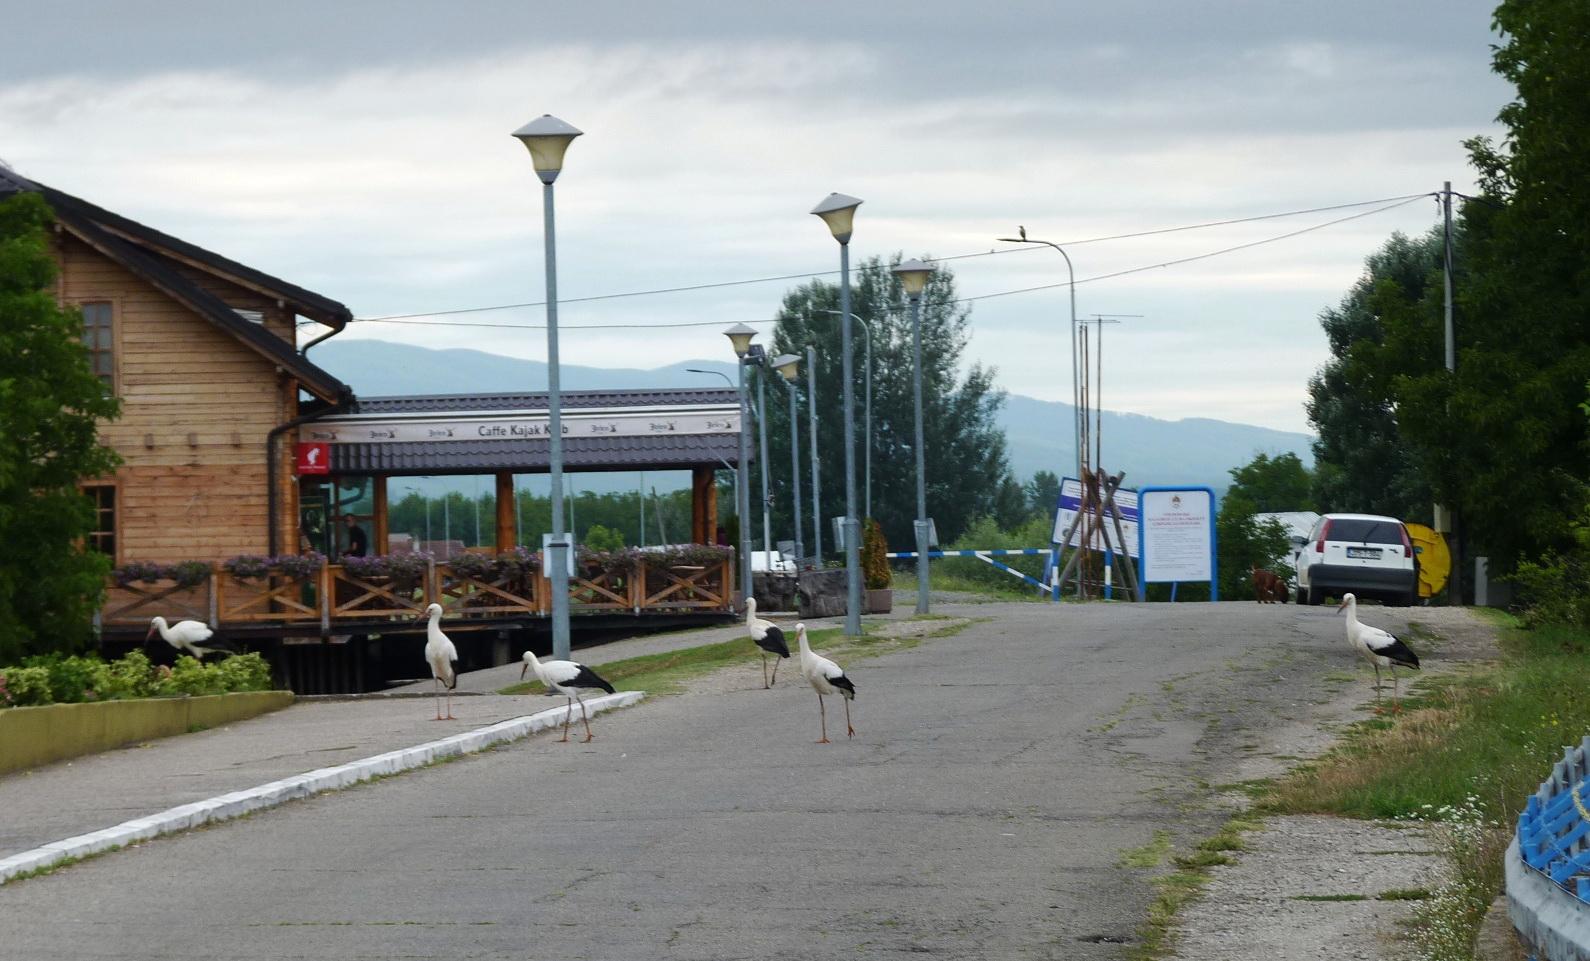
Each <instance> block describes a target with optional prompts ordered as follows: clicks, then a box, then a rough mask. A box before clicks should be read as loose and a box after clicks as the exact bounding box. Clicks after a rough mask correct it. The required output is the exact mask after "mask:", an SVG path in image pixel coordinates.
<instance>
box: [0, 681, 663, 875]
mask: <svg viewBox="0 0 1590 961" xmlns="http://www.w3.org/2000/svg"><path fill="white" fill-rule="evenodd" d="M645 696H646V692H645V691H620V692H619V693H617V694H604V695H602V696H601V697H594V698H591V699H590V700H589V701H586V702H585V709H586V711H587V712H588V713H591V714H596V713H598V712H600V711H608V710H612V709H614V708H619V707H628V706H630V705H631V704H635V703H637V702H638V701H640V699H641V698H643V697H645ZM572 711H573V712H578V711H579V707H578V706H574V707H573V709H572ZM570 713H571V709H570V707H568V706H564V707H555V708H553V709H551V710H549V711H541V712H538V713H536V714H530V715H527V716H525V717H516V718H512V719H510V720H507V721H501V722H499V723H497V724H493V725H491V726H490V727H482V728H477V729H475V730H473V731H465V732H464V733H463V734H454V735H453V736H452V737H444V738H442V739H441V740H439V741H428V742H426V743H424V744H418V745H415V746H414V747H409V748H403V749H401V750H397V751H388V752H386V753H385V754H377V755H375V756H374V757H367V758H363V759H361V760H358V761H350V762H348V763H347V764H339V765H337V766H336V767H323V768H320V769H318V770H315V771H310V772H308V773H307V774H298V775H294V776H293V777H289V778H282V779H281V780H280V781H272V782H270V783H269V784H261V785H260V786H258V787H253V788H248V789H247V790H243V791H233V792H231V793H230V794H222V795H220V796H218V797H213V798H209V799H208V800H204V801H195V802H194V803H192V804H184V805H181V806H180V807H174V808H170V809H169V810H165V811H161V812H160V813H159V814H151V815H149V816H147V817H141V818H134V819H132V820H131V821H123V822H122V823H121V824H118V825H116V826H115V827H111V828H106V829H104V830H103V831H94V832H92V833H90V834H79V835H78V836H77V837H75V838H67V839H66V840H64V841H56V842H54V843H53V844H46V845H43V846H42V847H37V848H34V849H33V850H31V851H23V852H22V853H21V854H13V855H11V856H10V857H7V858H0V884H3V883H5V882H6V881H9V880H11V879H12V878H14V877H16V876H17V875H19V874H24V873H26V872H28V871H35V870H38V869H39V868H47V867H49V866H50V865H53V864H59V863H60V862H62V861H65V860H68V859H70V858H81V857H87V856H88V855H90V854H98V853H100V852H101V851H109V850H112V849H114V848H118V847H122V846H125V845H128V844H135V843H137V842H139V841H147V840H149V839H150V838H154V837H159V836H160V835H162V834H175V833H176V832H178V831H186V830H188V829H189V828H196V827H199V826H200V825H202V824H210V823H212V822H215V821H226V820H229V819H231V818H235V817H239V816H241V815H244V814H248V813H249V812H251V811H258V810H260V809H262V808H268V807H275V806H276V805H278V804H282V803H285V802H287V801H292V800H296V799H298V798H305V797H309V796H310V795H312V794H319V793H320V792H321V791H331V790H335V789H337V788H343V787H347V786H348V785H350V784H357V783H359V782H360V781H368V780H370V779H371V778H373V777H377V776H382V775H388V774H396V773H398V772H399V771H407V770H410V769H412V768H417V767H423V766H425V765H426V764H430V763H431V762H433V761H437V760H440V759H442V758H448V757H457V756H459V755H463V754H472V753H474V752H476V751H482V750H485V749H486V748H488V747H491V746H493V745H495V744H503V743H506V742H508V741H517V740H519V739H520V738H522V737H527V736H529V735H531V734H534V733H535V732H536V731H541V730H545V729H547V728H549V727H557V726H558V725H560V724H562V723H563V720H564V718H565V717H566V716H568V715H569V714H570ZM574 716H578V714H577V713H575V714H574Z"/></svg>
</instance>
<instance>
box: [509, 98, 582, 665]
mask: <svg viewBox="0 0 1590 961" xmlns="http://www.w3.org/2000/svg"><path fill="white" fill-rule="evenodd" d="M580 134H581V131H579V130H577V129H575V128H574V127H572V126H570V125H569V124H566V123H564V122H563V121H561V120H559V119H558V118H556V117H554V116H552V115H551V114H543V115H542V116H540V117H537V118H536V119H535V120H532V121H530V122H529V123H527V124H525V125H524V126H523V127H520V128H519V129H518V130H515V131H514V132H513V135H514V136H515V137H517V138H518V139H519V142H520V143H522V144H524V145H525V149H527V150H529V151H530V160H531V162H532V163H534V164H535V168H536V176H538V177H540V178H541V211H542V215H541V216H542V225H543V228H544V230H545V244H544V246H545V249H546V261H547V295H546V296H547V418H548V424H547V436H548V439H549V440H550V441H551V455H550V460H551V474H552V476H551V480H552V541H551V543H549V544H548V545H547V557H546V569H547V574H548V575H549V576H548V579H549V580H550V581H551V583H552V656H553V657H554V658H559V659H562V660H567V659H568V657H569V542H568V540H567V539H565V537H564V532H563V395H562V393H561V391H560V389H559V383H558V380H559V372H558V258H557V230H556V221H555V219H554V216H553V203H552V183H553V181H555V180H557V179H558V174H559V173H560V172H561V171H562V170H563V153H564V151H566V150H568V149H569V144H570V143H572V142H573V141H574V138H575V137H578V136H580Z"/></svg>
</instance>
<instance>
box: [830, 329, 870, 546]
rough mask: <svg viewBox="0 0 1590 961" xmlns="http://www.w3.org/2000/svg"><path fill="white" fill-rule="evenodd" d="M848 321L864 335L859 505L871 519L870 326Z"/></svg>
mask: <svg viewBox="0 0 1590 961" xmlns="http://www.w3.org/2000/svg"><path fill="white" fill-rule="evenodd" d="M817 312H818V313H819V314H834V315H836V316H837V315H838V314H839V311H837V310H818V311H817ZM850 319H851V320H854V321H855V322H856V323H858V324H860V325H861V332H862V333H863V334H864V335H865V336H864V337H863V339H862V353H863V354H864V355H865V357H866V360H865V363H864V366H865V367H866V368H867V370H866V374H865V376H863V377H862V381H863V382H864V383H865V385H866V386H865V387H864V388H863V389H862V395H863V397H864V398H865V400H864V402H863V405H862V407H863V410H864V411H865V413H863V414H862V416H861V420H862V423H863V431H862V432H863V433H864V434H866V435H867V439H866V442H865V443H864V444H863V445H862V457H861V462H862V468H861V472H862V476H863V477H864V478H865V479H864V480H863V481H862V485H861V489H862V492H863V493H862V496H861V505H862V513H863V514H864V515H866V516H867V517H871V516H872V325H871V324H869V323H867V319H866V318H865V317H863V316H861V315H860V314H851V315H850Z"/></svg>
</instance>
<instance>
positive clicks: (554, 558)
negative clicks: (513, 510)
mask: <svg viewBox="0 0 1590 961" xmlns="http://www.w3.org/2000/svg"><path fill="white" fill-rule="evenodd" d="M541 197H542V201H543V202H542V211H543V216H542V220H543V223H544V224H545V230H546V245H545V246H546V252H547V418H548V424H547V437H548V440H549V441H550V442H551V468H550V469H551V481H552V543H551V544H549V545H548V546H547V556H546V558H545V561H546V570H547V575H548V578H547V579H548V580H549V581H551V588H552V656H553V657H554V658H557V659H559V660H568V657H569V554H568V551H569V545H568V542H567V541H565V540H564V531H563V394H562V391H561V389H560V386H561V385H560V384H559V376H558V259H557V240H556V237H557V227H556V221H555V219H554V216H553V204H552V185H551V184H550V183H543V184H542V185H541Z"/></svg>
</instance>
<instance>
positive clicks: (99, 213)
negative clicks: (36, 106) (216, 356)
mask: <svg viewBox="0 0 1590 961" xmlns="http://www.w3.org/2000/svg"><path fill="white" fill-rule="evenodd" d="M22 191H27V192H36V193H38V194H40V195H41V196H42V197H43V198H44V200H45V202H47V203H48V204H49V205H50V208H51V209H52V210H53V211H54V212H55V216H56V219H57V220H59V221H60V223H61V224H62V225H63V226H65V227H66V228H67V229H69V230H70V231H71V232H72V233H74V234H75V235H77V236H78V237H79V238H80V239H82V240H83V242H84V243H87V244H88V245H90V246H91V247H93V248H95V249H96V250H98V251H99V252H100V253H102V254H104V255H105V256H106V257H109V258H110V259H111V260H114V261H116V262H117V263H119V264H121V265H122V266H123V267H125V268H127V269H128V270H130V271H132V272H133V273H134V274H136V275H138V276H139V277H142V278H143V279H144V280H146V281H148V282H149V283H150V284H151V285H153V286H154V287H156V288H158V289H159V290H161V291H163V292H164V293H166V294H167V295H169V296H170V297H172V298H174V299H176V300H177V301H179V302H181V303H183V304H185V305H187V306H188V307H189V308H190V309H192V310H193V311H194V312H195V313H197V314H199V316H201V317H203V318H205V319H206V320H208V321H210V322H211V323H212V324H214V325H216V326H217V327H219V328H221V329H222V330H223V331H225V332H227V333H229V334H231V335H233V336H234V337H236V338H237V339H238V340H240V341H242V342H243V343H244V344H246V345H248V346H249V347H251V348H253V349H254V350H255V351H257V352H259V353H260V354H262V355H264V356H265V357H266V358H268V359H269V360H271V361H272V362H274V363H276V364H278V365H280V366H281V367H282V368H283V369H285V370H287V371H289V372H291V373H292V374H293V376H295V377H297V378H298V380H299V381H300V382H301V383H302V384H303V386H304V388H305V389H306V390H309V391H310V392H311V393H315V394H320V395H322V396H325V397H330V398H351V397H352V395H353V392H352V390H351V389H350V388H349V387H348V385H346V384H344V383H343V382H342V381H340V380H338V379H337V378H335V377H333V376H332V375H331V374H330V373H328V372H326V371H325V370H323V369H321V368H320V367H318V366H316V365H315V364H312V363H310V362H309V360H307V359H306V358H305V357H304V356H303V355H301V354H300V353H298V351H297V350H296V349H295V348H294V346H293V345H292V344H291V343H289V342H287V341H286V340H284V339H282V338H281V337H278V336H276V335H275V334H273V333H271V332H270V331H268V330H266V329H264V328H263V327H262V326H260V325H259V324H255V323H253V322H252V321H249V320H247V319H245V318H243V317H241V316H239V315H238V313H237V312H236V311H235V310H233V309H232V308H231V306H230V305H228V304H227V303H226V302H225V301H223V300H222V299H221V298H220V297H218V296H216V295H215V294H213V293H211V292H210V291H208V290H205V289H204V288H203V287H201V286H199V285H198V284H196V283H194V282H193V281H192V280H190V279H188V278H187V277H186V276H184V275H183V273H182V271H181V269H180V268H179V266H178V258H180V259H185V260H189V261H193V262H194V263H196V264H199V265H201V266H205V267H209V268H211V269H213V270H215V271H216V272H218V273H221V274H225V275H229V276H231V277H233V278H236V279H239V280H243V281H246V282H247V283H248V284H249V285H252V286H255V287H258V288H261V289H263V290H264V291H266V292H267V293H269V294H270V295H273V296H275V297H277V298H279V299H281V300H282V301H283V302H285V303H288V304H291V305H292V306H293V308H294V310H295V311H297V312H298V313H301V314H303V315H304V316H307V317H310V318H312V319H314V320H318V321H320V322H322V323H325V324H329V325H330V326H333V327H335V328H337V329H339V330H340V329H341V328H342V326H343V325H344V324H346V323H347V322H348V321H349V320H351V319H352V314H351V312H350V311H349V310H348V308H346V307H344V306H343V305H342V304H339V303H337V302H336V301H334V300H331V299H329V298H326V297H322V296H320V295H319V294H316V293H312V292H311V291H307V290H304V289H303V288H302V287H297V286H294V285H292V284H289V283H287V282H286V281H282V280H278V279H276V278H275V277H271V276H269V275H268V274H263V273H261V272H259V271H257V270H254V269H253V268H251V267H245V266H244V265H242V264H239V263H237V262H236V261H233V260H228V259H227V258H225V257H222V256H220V255H219V254H215V253H211V252H210V251H208V250H205V249H204V248H202V247H196V246H194V245H193V244H190V243H187V242H186V241H183V240H179V239H177V238H175V237H172V236H170V235H168V234H163V233H161V232H160V231H158V230H154V229H152V228H150V227H145V226H144V225H143V224H140V223H137V222H136V221H132V220H128V219H127V218H125V217H122V216H120V215H118V214H113V213H111V212H110V211H108V210H105V209H103V208H101V207H96V206H94V205H93V204H91V203H88V202H87V201H85V200H80V199H78V198H77V197H73V196H71V195H70V194H65V193H62V192H61V191H59V190H55V189H53V188H51V187H47V186H45V185H43V184H40V183H36V182H34V181H31V180H29V179H27V178H26V177H23V176H21V175H20V174H18V173H16V172H15V171H13V170H11V169H10V168H8V167H5V166H4V165H0V197H4V196H7V195H10V194H14V193H18V192H22Z"/></svg>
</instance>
